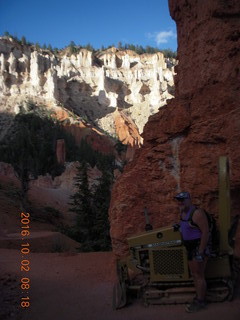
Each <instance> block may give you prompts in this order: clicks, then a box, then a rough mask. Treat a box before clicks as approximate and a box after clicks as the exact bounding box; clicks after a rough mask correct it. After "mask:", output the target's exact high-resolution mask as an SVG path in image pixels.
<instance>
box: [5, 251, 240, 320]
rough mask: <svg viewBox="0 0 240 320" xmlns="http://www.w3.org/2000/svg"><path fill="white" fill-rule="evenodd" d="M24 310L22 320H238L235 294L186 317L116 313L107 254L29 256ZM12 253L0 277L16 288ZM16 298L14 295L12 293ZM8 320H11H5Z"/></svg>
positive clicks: (178, 309) (132, 310)
mask: <svg viewBox="0 0 240 320" xmlns="http://www.w3.org/2000/svg"><path fill="white" fill-rule="evenodd" d="M29 258H30V266H31V270H30V271H29V272H28V276H29V278H30V280H31V290H30V291H29V297H30V299H31V306H30V308H27V309H24V310H22V311H23V312H22V314H23V320H30V319H31V320H53V319H57V320H115V319H116V320H123V319H124V320H146V319H151V320H185V319H186V320H187V319H193V318H194V320H202V319H204V317H205V318H206V319H217V318H218V319H221V320H239V318H240V293H238V297H237V298H236V299H235V300H234V301H232V302H224V303H216V304H209V305H208V308H207V310H204V311H201V312H199V313H197V314H194V316H193V315H191V314H187V313H186V312H185V311H184V306H183V305H171V306H159V305H156V306H149V307H148V308H146V307H144V306H143V305H142V304H141V302H140V301H135V302H134V303H133V304H132V305H130V306H128V307H126V308H123V309H121V310H118V311H113V310H112V306H111V304H112V303H111V296H112V286H113V282H114V278H115V275H114V270H115V267H114V258H113V255H112V254H111V253H80V254H68V253H31V255H30V256H29ZM20 259H21V257H20V254H19V251H18V250H13V249H12V250H9V249H0V275H3V274H5V273H6V272H8V274H12V275H16V277H17V278H18V280H19V282H20V278H21V277H22V275H23V274H21V271H20V268H19V266H20ZM16 294H17V292H16ZM9 319H11V318H9ZM12 319H13V318H12ZM4 320H6V319H4Z"/></svg>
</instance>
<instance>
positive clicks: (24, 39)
mask: <svg viewBox="0 0 240 320" xmlns="http://www.w3.org/2000/svg"><path fill="white" fill-rule="evenodd" d="M21 43H22V45H26V44H27V40H26V38H25V37H24V36H22V38H21Z"/></svg>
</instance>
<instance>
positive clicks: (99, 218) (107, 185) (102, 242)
mask: <svg viewBox="0 0 240 320" xmlns="http://www.w3.org/2000/svg"><path fill="white" fill-rule="evenodd" d="M112 180H113V179H112V174H111V173H109V172H108V171H103V174H102V177H101V178H100V179H99V184H98V185H97V186H96V187H95V192H94V195H93V208H94V212H95V221H94V226H93V236H94V238H93V247H94V249H95V250H97V251H99V250H100V251H106V250H110V248H111V239H110V234H109V230H110V224H109V219H108V209H109V204H110V199H111V185H112Z"/></svg>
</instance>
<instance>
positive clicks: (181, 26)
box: [109, 0, 240, 256]
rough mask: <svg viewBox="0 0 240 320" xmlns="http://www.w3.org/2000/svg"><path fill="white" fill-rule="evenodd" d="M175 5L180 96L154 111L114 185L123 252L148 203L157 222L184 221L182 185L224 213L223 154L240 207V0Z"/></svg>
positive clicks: (116, 237)
mask: <svg viewBox="0 0 240 320" xmlns="http://www.w3.org/2000/svg"><path fill="white" fill-rule="evenodd" d="M169 8H170V13H171V16H172V18H173V19H174V20H175V21H176V24H177V32H178V60H179V64H178V66H177V69H176V72H177V76H176V78H175V99H172V100H170V102H168V104H167V105H166V106H164V107H162V108H161V109H159V112H158V113H157V114H155V115H153V116H151V117H150V118H149V121H148V123H147V124H146V126H145V128H144V131H143V134H142V136H143V138H144V144H143V146H142V147H141V149H139V150H137V152H136V154H135V157H134V159H133V161H132V162H131V163H129V164H128V165H127V166H126V167H125V170H124V173H123V174H122V175H121V177H120V178H119V179H118V180H117V182H116V183H115V185H114V188H113V191H112V201H111V206H110V210H109V216H110V222H111V237H112V245H113V251H114V252H115V254H116V255H117V256H124V255H125V254H126V253H127V244H126V238H127V237H128V236H130V235H133V234H136V233H138V232H142V231H144V226H145V221H144V215H143V210H144V207H147V208H148V211H149V214H150V222H151V223H152V225H153V227H154V228H156V227H161V226H164V225H171V224H173V223H174V222H176V221H178V207H177V205H176V203H175V202H174V200H173V196H174V195H175V194H176V193H177V192H179V191H184V190H187V191H189V192H190V193H191V194H192V198H193V202H194V203H196V204H197V205H200V206H202V207H204V208H205V209H206V210H208V211H210V212H212V213H213V214H215V215H216V216H217V215H218V158H219V156H221V155H226V156H228V157H229V160H230V168H231V171H230V179H231V198H232V202H231V212H232V215H236V214H239V211H240V202H239V196H240V148H239V141H240V108H239V104H240V2H239V1H238V0H229V1H224V0H212V1H208V0H177V1H176V0H169ZM238 239H239V240H240V232H238ZM239 242H240V241H238V243H239ZM237 254H238V255H239V256H240V245H238V247H237Z"/></svg>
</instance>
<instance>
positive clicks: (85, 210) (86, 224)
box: [70, 162, 94, 251]
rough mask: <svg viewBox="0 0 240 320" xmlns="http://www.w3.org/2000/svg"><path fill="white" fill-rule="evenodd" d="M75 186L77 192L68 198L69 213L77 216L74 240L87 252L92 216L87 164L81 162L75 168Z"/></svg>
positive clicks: (90, 235)
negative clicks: (76, 171)
mask: <svg viewBox="0 0 240 320" xmlns="http://www.w3.org/2000/svg"><path fill="white" fill-rule="evenodd" d="M77 170H78V173H77V175H76V178H75V180H76V182H75V186H76V188H77V191H76V193H75V194H74V195H72V196H71V197H70V199H71V200H72V202H71V203H70V205H71V208H70V211H72V212H75V213H76V214H77V223H76V227H75V230H74V238H75V239H76V240H77V241H79V242H81V244H82V250H83V251H87V250H89V249H91V248H90V246H91V244H90V243H91V240H92V231H93V230H92V229H93V223H94V216H93V211H92V195H91V192H90V189H89V182H88V174H87V164H86V162H82V163H81V165H80V166H79V167H78V168H77Z"/></svg>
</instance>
